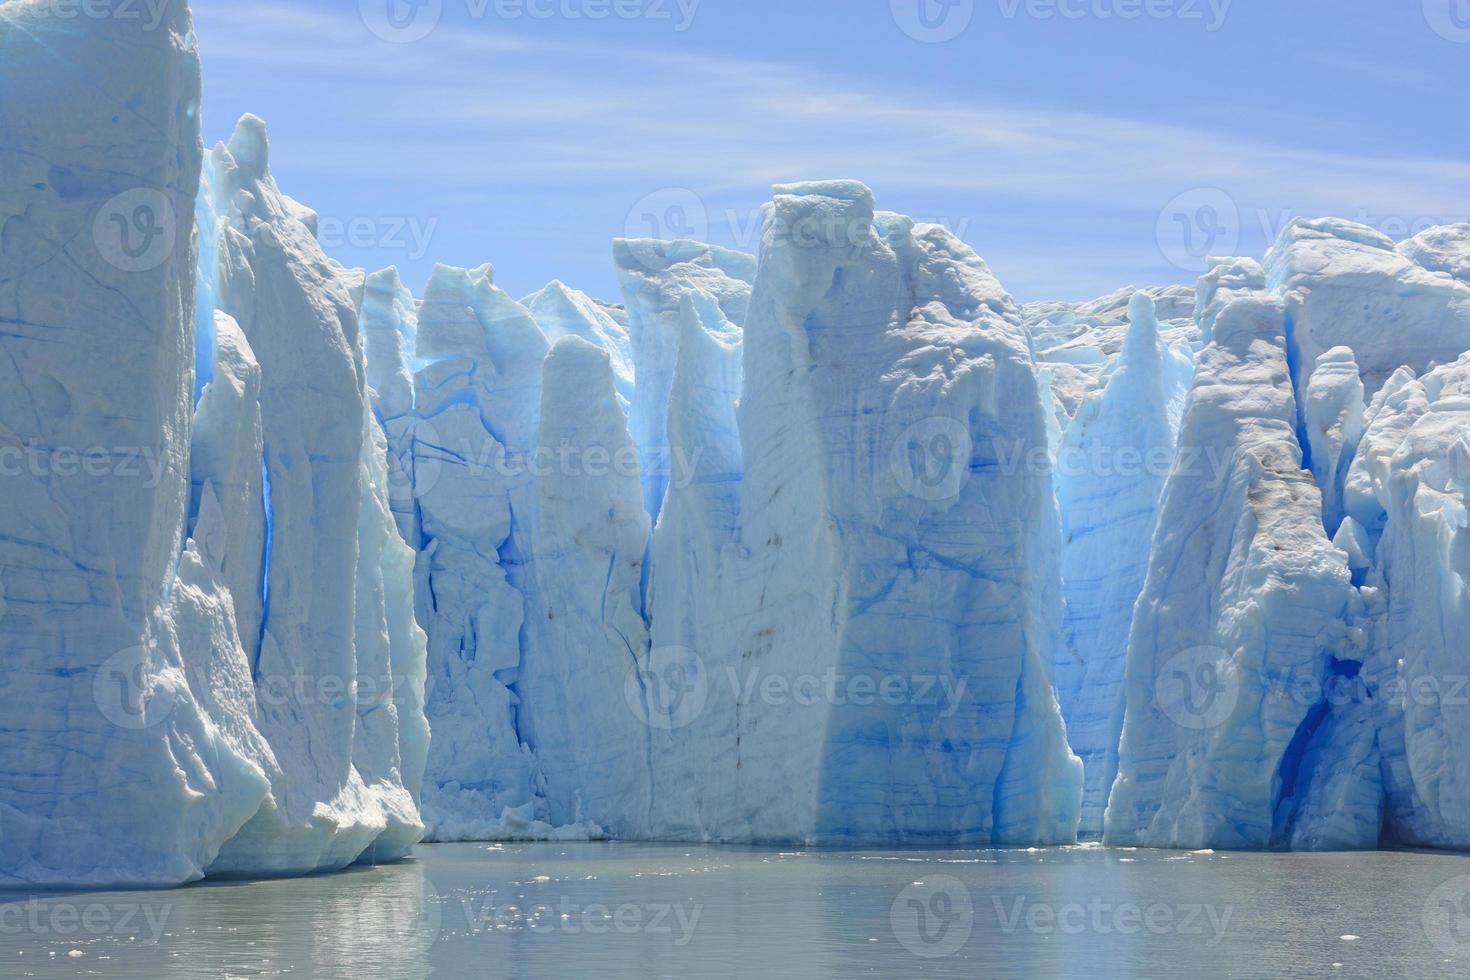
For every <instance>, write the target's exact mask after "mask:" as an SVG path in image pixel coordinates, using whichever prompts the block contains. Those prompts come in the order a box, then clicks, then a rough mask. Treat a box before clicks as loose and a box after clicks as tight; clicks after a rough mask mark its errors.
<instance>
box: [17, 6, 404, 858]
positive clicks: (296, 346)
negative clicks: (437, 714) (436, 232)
mask: <svg viewBox="0 0 1470 980" xmlns="http://www.w3.org/2000/svg"><path fill="white" fill-rule="evenodd" d="M0 75H3V84H0V133H3V134H4V140H3V146H0V158H3V161H4V165H3V167H0V243H3V244H0V248H3V251H0V329H3V333H0V343H3V345H4V349H5V353H6V357H5V358H4V362H5V364H6V367H5V368H4V369H0V386H3V388H4V393H3V397H0V404H3V408H0V413H3V425H0V439H3V445H4V449H5V452H6V454H7V458H8V459H10V460H12V461H20V460H23V461H24V463H25V465H23V466H20V467H18V468H14V467H13V468H9V469H7V473H6V484H7V489H8V495H7V496H8V498H9V500H10V501H11V506H10V507H8V508H7V509H6V513H5V516H4V517H3V518H0V521H3V522H4V530H3V532H0V588H3V600H0V638H3V639H0V643H3V646H4V654H3V670H0V689H3V699H4V703H5V708H4V717H3V723H0V884H12V885H15V884H24V885H56V884H66V885H83V884H87V885H108V884H141V885H162V884H177V883H181V882H185V881H191V880H195V879H197V878H199V877H202V876H204V875H205V874H280V873H303V872H310V871H317V870H326V869H335V868H340V867H344V866H346V865H348V864H351V863H353V862H355V861H359V860H386V859H392V858H394V857H398V856H401V855H403V854H405V853H406V852H407V850H408V848H409V847H411V846H412V845H413V844H414V843H415V842H416V841H417V840H418V838H419V836H420V835H421V834H422V824H421V821H420V819H419V817H418V809H417V804H416V801H415V794H416V792H417V786H418V781H419V780H420V779H421V774H422V770H423V759H422V757H423V754H424V752H425V750H426V747H427V742H428V730H427V727H426V724H425V720H424V716H423V713H422V709H421V694H420V691H421V689H422V683H423V656H424V654H423V644H424V637H423V633H422V631H421V630H420V629H419V628H418V627H417V625H416V624H415V622H414V620H413V617H412V615H411V607H410V605H409V603H410V597H411V590H412V577H411V568H412V563H413V557H412V552H411V551H410V550H409V549H408V548H407V547H406V546H405V545H404V543H403V542H402V541H401V539H400V538H399V537H398V535H397V534H396V532H395V531H394V527H393V524H392V521H391V516H390V512H389V501H388V497H387V489H386V488H387V457H386V453H385V451H384V445H383V440H382V439H381V438H380V437H378V436H377V435H376V434H375V431H374V427H373V425H371V424H370V416H369V413H368V388H367V384H366V377H365V360H364V356H363V351H362V347H361V343H360V339H359V337H360V335H359V333H358V327H357V321H358V303H359V302H360V293H361V282H360V278H354V276H353V275H352V274H350V273H348V272H347V271H346V270H344V269H342V268H341V267H340V266H337V265H335V264H334V263H332V262H330V260H328V259H327V258H326V256H325V255H324V254H323V253H322V251H321V249H320V247H319V246H318V245H317V243H316V241H315V238H314V236H313V234H312V229H311V222H312V218H311V215H310V214H309V212H307V211H306V210H305V209H303V208H301V207H300V206H299V205H296V204H295V203H294V202H291V201H290V200H289V199H287V198H285V197H283V196H281V195H280V193H279V192H278V191H277V190H276V188H275V185H274V182H273V181H272V180H271V179H270V177H269V172H268V169H267V148H266V142H265V138H264V128H263V126H262V125H261V124H260V123H259V122H258V121H256V120H252V119H246V120H245V121H243V122H242V124H241V127H240V129H239V131H238V132H237V133H236V135H235V137H234V139H232V141H231V144H230V146H229V147H228V148H224V147H221V148H219V149H217V150H215V151H214V153H213V154H211V155H210V157H209V159H208V160H207V161H206V160H205V157H204V154H203V152H202V148H201V145H200V139H199V65H198V59H197V55H196V52H195V46H194V39H193V36H192V33H191V29H190V22H189V15H188V11H187V9H186V8H185V7H184V5H182V4H173V5H169V7H168V8H167V12H166V16H165V18H164V20H163V21H162V22H161V24H160V25H159V29H157V30H150V29H147V27H146V26H145V22H144V21H142V20H140V19H132V18H86V19H81V20H75V21H72V20H61V19H58V18H54V17H51V16H49V10H48V5H46V4H44V3H39V2H30V0H24V2H20V3H11V4H7V5H6V7H5V10H4V12H3V14H0ZM58 106H64V107H65V109H64V111H58V108H57V107H58ZM83 134H85V135H83ZM201 173H203V174H204V175H205V177H206V179H205V180H204V181H203V182H201ZM196 203H198V204H200V205H201V206H200V207H199V208H198V212H199V214H200V215H201V228H200V231H199V232H198V233H196V231H195V214H196ZM204 240H207V241H208V246H207V247H205V248H202V249H201V247H200V243H201V241H204ZM201 253H202V254H203V255H204V261H202V262H201V261H200V260H199V256H200V255H201ZM196 402H197V403H196Z"/></svg>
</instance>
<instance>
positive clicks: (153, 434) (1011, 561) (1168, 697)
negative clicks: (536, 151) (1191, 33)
mask: <svg viewBox="0 0 1470 980" xmlns="http://www.w3.org/2000/svg"><path fill="white" fill-rule="evenodd" d="M45 6H46V5H45V4H44V3H43V2H41V0H12V2H10V3H7V4H5V5H4V6H3V7H0V164H3V166H0V349H3V351H4V354H5V357H3V358H0V394H3V397H0V468H3V479H4V480H5V485H6V488H7V490H8V494H7V502H8V504H9V506H8V507H7V508H6V510H5V511H4V513H3V515H0V525H3V528H0V646H3V663H0V886H17V885H18V886H38V885H118V884H137V885H166V884H177V883H182V882H187V881H193V880H196V879H198V878H201V877H204V876H207V875H230V876H245V875H263V874H272V875H278V874H299V873H309V872H314V871H324V870H332V869H338V868H342V867H345V866H347V865H349V864H352V863H354V862H358V861H384V860H392V859H395V858H398V857H401V856H403V855H404V854H406V853H407V852H408V850H409V849H410V848H411V847H412V846H413V845H414V844H415V843H416V842H417V841H418V840H419V839H420V838H421V837H425V836H427V837H428V839H431V840H481V839H556V838H582V839H586V838H595V837H607V836H610V837H621V838H637V839H658V840H677V841H729V842H761V843H791V844H797V845H805V844H868V845H886V846H891V845H900V844H911V843H929V842H933V843H947V844H960V843H963V844H975V845H1033V844H1035V845H1040V844H1056V843H1067V842H1071V841H1073V840H1075V839H1077V837H1078V836H1079V834H1080V835H1081V836H1083V837H1088V838H1095V837H1099V836H1101V837H1102V838H1103V839H1105V840H1107V841H1109V842H1112V843H1117V844H1127V845H1141V846H1157V847H1187V848H1204V847H1215V848H1252V849H1266V848H1277V849H1328V848H1369V847H1376V846H1380V845H1383V844H1404V845H1414V846H1427V847H1440V848H1453V849H1467V848H1470V817H1467V814H1470V763H1467V762H1466V756H1465V752H1464V751H1463V750H1464V749H1465V748H1466V746H1467V744H1470V659H1467V658H1466V656H1465V655H1464V653H1463V650H1462V649H1461V648H1459V647H1458V644H1457V639H1458V638H1459V637H1460V636H1462V635H1463V634H1464V632H1465V631H1466V630H1467V628H1470V592H1467V589H1470V586H1467V584H1466V583H1467V581H1470V567H1467V565H1470V559H1467V556H1470V546H1467V542H1466V535H1467V530H1466V528H1467V526H1470V519H1467V488H1470V436H1467V429H1466V425H1467V421H1470V353H1467V352H1470V226H1451V227H1444V228H1435V229H1431V230H1429V231H1427V232H1425V233H1424V234H1422V235H1419V236H1418V237H1416V238H1414V239H1411V240H1409V241H1406V242H1400V243H1397V244H1396V243H1394V242H1392V241H1390V240H1389V239H1387V238H1386V237H1384V236H1382V235H1381V234H1378V233H1377V232H1375V231H1373V230H1372V229H1369V228H1366V227H1363V226H1360V225H1356V224H1354V223H1351V222H1346V221H1342V220H1338V219H1322V220H1298V221H1295V222H1293V223H1292V224H1291V225H1290V226H1289V227H1287V228H1286V230H1285V231H1284V232H1283V234H1282V235H1281V237H1280V239H1279V240H1278V241H1277V242H1276V243H1275V245H1274V246H1273V247H1272V248H1271V250H1270V251H1269V252H1268V254H1267V255H1266V256H1265V257H1264V260H1263V261H1260V262H1257V261H1255V260H1253V259H1249V258H1219V259H1215V260H1212V261H1211V264H1210V268H1209V271H1208V272H1207V274H1206V275H1205V276H1204V277H1203V278H1202V279H1201V280H1200V281H1199V283H1198V286H1197V287H1194V288H1191V287H1180V286H1173V287H1166V288H1153V289H1142V290H1140V289H1135V288H1132V287H1129V288H1125V289H1121V290H1118V291H1117V292H1115V293H1112V294H1110V295H1108V296H1105V297H1101V298H1099V299H1097V300H1095V301H1091V302H1084V303H1060V302H1043V303H1031V304H1026V305H1024V306H1020V305H1017V304H1016V303H1015V302H1013V301H1012V299H1011V297H1010V296H1009V295H1008V294H1007V293H1006V291H1005V289H1004V288H1003V286H1002V285H1001V283H1000V282H999V281H998V280H997V278H996V277H995V275H993V274H992V272H991V270H990V268H989V267H988V266H987V265H986V264H985V262H984V261H982V260H981V259H980V258H979V257H978V256H977V255H976V254H975V253H974V252H973V251H972V250H971V249H970V248H969V247H968V246H966V245H965V244H964V243H962V242H961V241H959V240H958V239H957V238H955V237H954V236H953V235H952V234H950V233H949V232H947V231H946V230H944V229H943V228H940V227H938V226H933V225H925V224H916V223H915V222H913V221H911V220H909V219H908V218H905V217H903V216H901V215H897V214H892V213H888V212H884V211H880V210H877V208H876V204H875V201H874V199H873V195H872V193H871V192H870V191H869V190H868V188H866V187H865V186H863V185H862V184H860V183H857V182H855V181H825V182H814V183H801V184H791V185H782V186H778V187H777V188H776V189H775V193H774V196H773V199H772V200H771V201H770V202H769V203H768V204H767V205H766V207H765V211H764V214H763V221H762V234H761V240H760V247H759V254H758V255H756V256H748V255H743V254H740V253H737V252H733V251H729V250H726V249H722V248H719V247H716V246H712V245H705V244H701V243H697V242H689V241H678V242H656V241H623V240H620V241H617V242H615V243H613V246H612V254H611V261H612V263H613V266H612V268H613V269H614V270H615V271H616V274H617V277H618V281H619V283H620V286H621V291H622V296H621V297H620V299H621V302H620V303H611V302H606V301H602V300H598V299H594V298H592V297H590V296H588V295H586V294H584V293H582V292H579V291H578V290H576V289H574V288H572V287H571V286H569V285H566V284H564V283H562V282H559V281H556V282H552V283H550V284H549V285H547V286H546V287H544V288H543V289H541V290H539V291H537V292H535V293H533V294H531V295H529V296H526V297H524V298H523V299H521V300H519V301H518V300H516V299H515V298H513V297H512V296H511V295H509V294H508V293H506V292H505V291H504V290H503V289H501V288H500V287H499V286H498V285H497V284H496V279H495V273H494V269H493V268H492V267H491V266H489V265H484V266H480V267H477V268H471V269H463V268H453V267H450V266H444V265H441V266H438V267H436V269H435V270H434V272H433V274H432V276H431V277H430V279H429V281H428V282H427V284H425V285H424V286H423V289H422V295H420V296H415V294H414V293H413V292H412V291H411V289H410V287H409V286H408V285H405V284H404V283H403V282H402V281H401V280H400V278H399V275H398V273H397V272H396V271H395V270H392V269H387V270H382V271H378V272H374V273H372V274H371V275H367V274H364V273H363V272H360V271H354V270H348V269H345V268H343V267H342V266H341V265H339V264H337V263H336V262H334V261H333V260H331V259H330V258H329V257H328V256H327V255H326V254H325V252H324V251H323V249H322V247H321V245H320V244H319V242H318V240H317V218H316V216H315V215H314V214H313V212H311V211H310V210H309V209H308V208H307V207H305V206H304V205H302V204H299V203H297V202H296V201H294V200H292V199H291V198H289V197H287V196H286V195H285V194H283V193H282V191H281V190H280V188H279V187H278V186H277V184H276V182H275V180H274V178H273V177H272V176H271V170H270V147H269V141H268V140H267V136H266V129H265V124H264V123H263V122H261V121H260V120H258V119H255V118H254V117H251V116H246V117H245V118H244V119H242V120H241V121H240V122H239V124H238V126H237V128H236V130H235V132H234V134H233V136H232V137H231V138H230V140H229V141H228V142H227V143H225V144H222V145H220V146H217V147H215V148H214V149H213V150H212V151H210V152H208V153H205V152H204V150H203V147H202V144H201V140H200V132H199V85H200V76H199V64H198V59H197V55H196V51H195V44H194V39H193V36H192V33H191V29H190V23H189V17H188V13H187V10H186V9H185V8H184V7H183V5H181V4H179V5H170V6H169V8H168V11H167V16H166V17H165V19H164V21H163V22H162V25H161V29H159V30H156V31H150V30H145V29H143V27H144V25H143V22H141V21H137V20H130V19H125V18H101V19H96V18H87V19H82V20H77V21H61V20H58V19H55V18H51V17H49V16H48V15H47V11H46V9H45ZM59 105H64V106H65V107H66V108H65V111H64V112H58V111H57V108H56V107H57V106H59Z"/></svg>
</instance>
